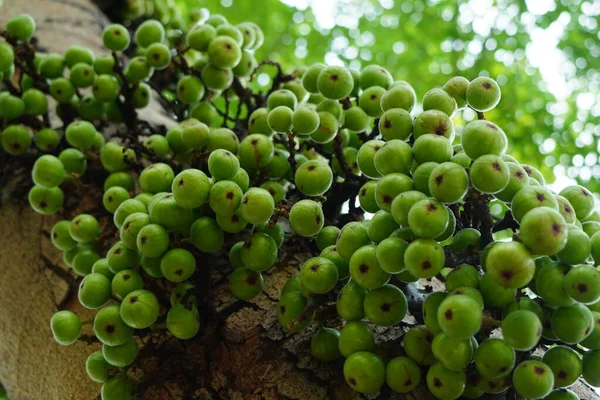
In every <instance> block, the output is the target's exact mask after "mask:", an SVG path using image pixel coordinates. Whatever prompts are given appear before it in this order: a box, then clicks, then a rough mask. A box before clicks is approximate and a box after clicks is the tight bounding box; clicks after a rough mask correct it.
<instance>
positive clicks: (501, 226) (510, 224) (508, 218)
mask: <svg viewBox="0 0 600 400" xmlns="http://www.w3.org/2000/svg"><path fill="white" fill-rule="evenodd" d="M505 229H512V230H513V231H514V230H517V229H519V223H518V222H517V221H515V218H514V217H513V215H512V212H510V210H509V211H506V213H505V214H504V218H502V219H501V220H500V221H498V222H496V223H495V224H494V226H493V227H492V232H499V231H503V230H505Z"/></svg>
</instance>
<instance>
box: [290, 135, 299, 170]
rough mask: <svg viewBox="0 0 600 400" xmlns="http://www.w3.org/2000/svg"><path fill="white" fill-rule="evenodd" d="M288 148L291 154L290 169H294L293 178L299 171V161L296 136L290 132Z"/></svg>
mask: <svg viewBox="0 0 600 400" xmlns="http://www.w3.org/2000/svg"><path fill="white" fill-rule="evenodd" d="M287 138H288V141H287V147H288V151H289V152H290V156H289V157H288V162H289V163H290V167H291V168H292V176H293V175H295V174H296V170H297V169H298V161H297V160H296V141H295V140H294V139H295V138H296V135H295V134H294V133H292V132H288V134H287Z"/></svg>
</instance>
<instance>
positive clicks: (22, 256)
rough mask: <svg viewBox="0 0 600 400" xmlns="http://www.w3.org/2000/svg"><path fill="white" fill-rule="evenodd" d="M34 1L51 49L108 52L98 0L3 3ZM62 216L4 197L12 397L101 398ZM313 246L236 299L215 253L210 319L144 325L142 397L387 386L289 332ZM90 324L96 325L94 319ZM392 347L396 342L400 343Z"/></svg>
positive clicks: (288, 250) (148, 114)
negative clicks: (71, 329) (297, 282)
mask: <svg viewBox="0 0 600 400" xmlns="http://www.w3.org/2000/svg"><path fill="white" fill-rule="evenodd" d="M23 12H26V13H29V14H30V15H32V16H33V17H34V18H35V20H36V22H37V34H36V36H37V38H38V41H39V42H38V44H39V47H40V48H41V49H44V50H45V51H48V52H61V51H64V50H65V49H66V48H67V47H68V46H69V45H73V44H78V45H84V46H87V47H89V48H91V49H92V50H94V51H95V52H97V53H101V52H105V50H104V49H103V48H102V42H101V39H100V33H101V31H102V29H103V27H104V26H106V24H108V20H107V19H106V17H105V16H104V15H103V14H102V13H101V12H100V11H99V10H98V9H97V8H96V7H95V6H94V4H93V3H92V2H91V1H90V0H6V1H5V4H4V6H3V8H2V16H3V19H6V18H9V17H10V16H13V15H16V14H18V13H23ZM141 119H144V120H146V121H150V122H151V123H154V124H162V125H170V124H172V123H173V121H172V120H170V119H169V118H167V117H166V116H165V114H164V113H162V112H161V111H160V110H159V109H158V106H156V105H153V106H152V107H151V108H150V110H147V111H145V112H143V113H141ZM20 184H21V185H22V182H21V183H20ZM6 189H7V188H0V190H2V191H6ZM57 220H58V218H57V217H44V216H41V215H39V214H36V213H35V212H33V211H32V210H31V209H30V208H29V207H28V206H27V205H23V204H21V205H18V204H5V205H0V249H1V251H0V304H1V307H0V332H1V333H0V360H2V362H0V382H2V383H3V384H4V385H5V386H6V388H7V391H8V393H9V398H10V399H11V400H29V399H41V398H43V399H57V400H58V399H60V400H63V399H76V400H79V399H82V400H84V399H94V398H99V391H100V385H99V384H96V383H93V382H92V381H91V380H90V379H89V378H88V377H87V374H86V372H85V360H86V358H87V356H88V355H89V354H90V353H92V352H93V351H96V350H98V349H100V345H99V343H97V342H96V341H93V340H81V341H78V342H77V343H76V344H74V345H72V346H60V345H58V344H56V342H55V341H54V340H53V339H52V333H51V331H50V327H49V320H50V318H51V316H52V315H53V313H54V312H56V311H57V310H58V309H59V308H66V309H70V310H72V311H74V312H76V313H77V314H78V315H79V316H80V317H81V319H82V320H89V319H92V318H93V316H94V314H95V312H93V311H90V310H87V309H85V308H83V307H82V306H81V305H80V304H79V302H78V300H77V296H76V290H77V283H78V282H77V278H76V277H75V276H74V275H71V273H70V272H69V271H68V268H67V267H66V266H65V264H64V263H63V261H62V256H61V252H59V251H57V250H56V249H55V248H54V247H53V246H52V244H51V242H50V240H49V231H50V229H51V228H52V226H53V224H54V223H55V222H56V221H57ZM304 246H305V245H304ZM306 250H308V249H307V248H305V247H300V245H298V244H294V243H292V244H288V245H284V247H283V248H282V250H281V252H280V257H279V263H278V265H276V266H275V267H274V268H272V269H271V270H270V271H269V272H268V273H265V291H264V293H262V294H261V295H260V296H258V298H256V299H255V300H253V301H252V302H251V303H243V304H242V303H239V302H235V300H234V299H233V298H232V297H231V295H230V293H229V291H228V289H227V287H226V276H227V273H228V272H229V270H230V268H231V267H230V266H229V265H228V261H227V259H226V256H225V254H222V257H211V258H210V259H207V260H203V264H205V265H204V267H207V268H208V267H210V269H211V272H210V278H209V279H210V280H211V281H212V282H214V283H215V284H214V286H212V287H211V288H210V289H209V290H210V293H211V298H212V305H211V309H212V310H214V311H216V312H213V313H212V314H211V312H210V311H207V313H206V314H204V315H202V319H203V321H204V324H203V329H202V331H201V333H200V334H199V335H198V336H197V337H196V338H194V339H192V340H189V341H178V340H175V339H173V338H171V337H170V336H168V335H165V334H164V333H163V334H159V333H153V332H142V333H143V334H142V338H141V343H142V349H141V350H140V355H139V356H138V359H137V360H136V361H135V363H134V365H133V366H132V368H130V369H129V373H130V374H131V375H132V376H135V377H136V380H137V382H138V386H137V389H136V398H139V399H144V400H154V399H236V400H237V399H248V400H258V399H303V400H305V399H309V400H310V399H340V400H341V399H344V400H346V399H363V398H365V397H367V398H375V397H376V396H370V397H368V396H363V395H360V394H357V393H355V392H353V391H352V390H351V389H350V388H349V387H348V386H347V385H346V384H345V383H344V381H343V377H342V374H341V371H342V366H343V360H341V359H340V360H338V361H336V362H333V363H329V364H325V363H319V362H317V361H316V360H315V359H314V358H313V357H311V355H310V337H311V335H312V332H314V329H316V327H315V326H313V327H312V328H310V329H307V330H306V331H305V332H304V333H302V334H294V335H289V334H284V333H283V331H282V330H281V328H280V327H279V325H278V323H277V321H276V303H277V299H278V298H279V291H280V289H281V287H282V286H283V284H284V283H285V282H286V280H287V279H288V278H289V277H290V276H292V275H294V274H296V273H297V272H298V269H299V266H300V265H301V264H302V263H303V262H304V261H305V260H306V259H307V258H308V257H310V254H309V252H308V251H306ZM330 308H331V305H330ZM163 313H164V310H163ZM337 323H338V324H339V323H340V321H337ZM334 324H335V322H334ZM315 325H316V324H315ZM403 332H404V331H403V329H402V328H394V329H390V328H378V329H377V333H378V335H379V336H380V337H382V338H385V339H388V340H389V341H391V342H392V343H394V342H395V344H396V345H397V344H398V343H399V341H400V338H401V336H402V334H403ZM83 333H84V335H85V337H88V338H91V337H92V336H93V332H92V329H91V326H90V325H89V324H88V325H86V326H85V327H84V331H83ZM397 347H398V346H396V348H397ZM386 350H387V351H388V352H389V353H394V351H396V350H397V349H391V348H390V349H386ZM378 398H382V399H383V398H385V399H409V400H424V399H430V398H432V396H431V394H429V392H428V391H427V389H426V388H425V387H424V386H423V385H422V386H420V387H419V388H418V389H417V390H415V391H414V392H413V393H411V394H408V395H399V394H391V393H389V392H386V393H382V394H381V395H379V397H378ZM588 398H590V397H589V396H588Z"/></svg>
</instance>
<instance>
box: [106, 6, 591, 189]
mask: <svg viewBox="0 0 600 400" xmlns="http://www.w3.org/2000/svg"><path fill="white" fill-rule="evenodd" d="M103 1H106V0H103ZM147 1H150V0H147ZM135 2H136V0H126V1H125V3H130V4H134V3H135ZM150 2H151V3H153V4H154V5H156V4H157V3H161V4H162V6H163V7H164V10H163V12H165V10H166V11H167V12H168V13H170V15H171V16H172V15H175V16H176V17H175V25H177V24H180V23H188V22H189V20H190V12H192V10H194V9H197V8H198V7H203V8H207V9H209V10H210V11H211V12H212V13H219V14H223V15H225V16H226V17H227V18H228V20H229V21H230V22H231V23H234V24H235V23H238V22H241V21H243V20H248V19H250V20H253V21H254V22H256V23H258V24H259V25H260V26H261V27H262V29H263V31H264V34H265V44H264V45H263V46H262V48H261V49H260V51H259V52H258V54H257V59H258V60H261V59H266V58H269V59H272V60H276V61H279V62H280V63H281V64H282V65H283V66H284V67H285V68H286V69H288V70H291V69H293V68H294V67H295V66H298V65H310V64H312V63H315V62H323V61H325V62H327V63H344V64H346V65H348V66H350V67H352V68H356V69H360V68H361V66H365V65H368V64H374V63H376V64H380V65H382V66H384V67H386V68H388V69H389V70H390V72H391V73H392V74H393V75H394V77H395V78H396V79H403V80H406V81H408V82H410V83H411V84H412V85H413V87H414V88H415V90H416V91H417V95H418V97H419V98H421V97H422V96H423V94H425V92H426V91H427V90H429V89H430V88H432V87H435V86H441V85H443V84H444V83H445V82H446V81H447V80H448V78H450V77H452V76H454V75H463V76H465V77H467V78H468V79H473V78H475V77H476V76H478V75H488V76H491V77H493V78H495V79H496V80H497V81H498V83H499V84H500V86H501V88H502V94H503V98H502V101H501V102H500V105H499V106H498V107H497V108H496V109H494V110H493V111H491V112H489V113H486V117H487V118H488V119H490V120H492V121H494V122H496V123H497V124H498V125H500V126H501V127H502V128H503V129H504V130H505V131H506V133H507V134H508V135H509V137H510V146H511V148H510V150H509V151H510V152H511V154H513V155H514V156H516V157H517V158H518V159H519V160H520V161H521V162H523V163H528V164H531V165H533V166H535V167H537V168H539V169H540V170H541V171H542V172H543V173H544V175H545V176H546V177H547V180H548V182H553V181H554V179H555V178H554V175H556V176H559V177H563V178H562V185H564V184H565V177H569V178H573V179H577V180H579V181H580V182H582V183H584V184H585V185H586V186H587V187H589V188H590V189H591V190H593V191H596V192H597V191H599V190H600V179H598V178H600V165H597V164H598V152H599V151H600V148H599V145H600V141H599V137H600V124H599V118H600V101H598V100H599V99H600V88H599V82H600V57H599V56H600V46H599V45H598V43H599V39H600V33H598V32H599V30H598V20H599V14H600V0H586V1H583V0H529V1H525V0H312V1H310V0H281V1H280V0H260V1H257V0H151V1H150ZM165 2H166V3H165ZM285 3H287V4H285ZM323 10H325V11H326V15H329V16H330V17H329V18H328V19H327V18H321V19H319V16H320V14H322V13H323ZM138 11H141V10H138ZM148 11H149V10H146V12H148ZM155 11H156V10H154V12H155ZM141 12H143V11H141ZM192 15H193V12H192ZM319 22H321V25H320V24H319ZM330 22H331V24H330V25H331V26H323V25H326V24H328V23H330ZM556 32H558V33H556ZM553 34H554V36H555V37H556V38H557V39H558V40H557V44H556V46H557V47H558V49H559V50H558V51H557V53H558V55H555V56H554V57H553V58H547V59H546V58H544V60H541V59H538V60H536V59H535V57H540V52H539V51H537V52H534V51H530V50H532V48H533V46H534V45H538V46H539V42H540V41H542V42H544V41H548V42H547V43H546V44H545V46H546V47H548V43H550V47H552V45H551V41H552V39H553V37H554V36H552V35H553ZM534 35H537V36H538V43H534ZM541 55H542V56H544V55H545V54H544V53H543V49H542V54H541ZM544 63H560V65H557V66H555V68H554V69H555V70H557V71H559V72H560V74H558V76H553V75H548V74H547V75H544V74H542V73H541V70H543V67H544V65H543V64H544ZM540 64H542V65H541V66H540ZM536 66H540V68H539V69H538V68H537V67H536ZM550 67H552V66H550ZM265 69H266V68H265ZM263 78H264V79H263V83H264V84H267V83H268V81H266V76H264V77H263ZM550 79H558V80H562V86H563V87H564V89H565V90H563V91H562V93H558V94H557V90H552V88H553V87H554V86H558V87H560V85H557V83H561V82H552V81H549V80H550ZM259 81H260V80H259ZM463 114H464V115H463V116H464V118H465V119H466V120H467V121H468V120H470V119H473V118H474V117H475V116H474V114H473V113H472V112H470V111H465V112H464V113H463ZM462 121H463V118H456V121H455V122H456V125H457V128H458V129H459V130H460V126H461V125H462V124H463V122H462Z"/></svg>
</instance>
